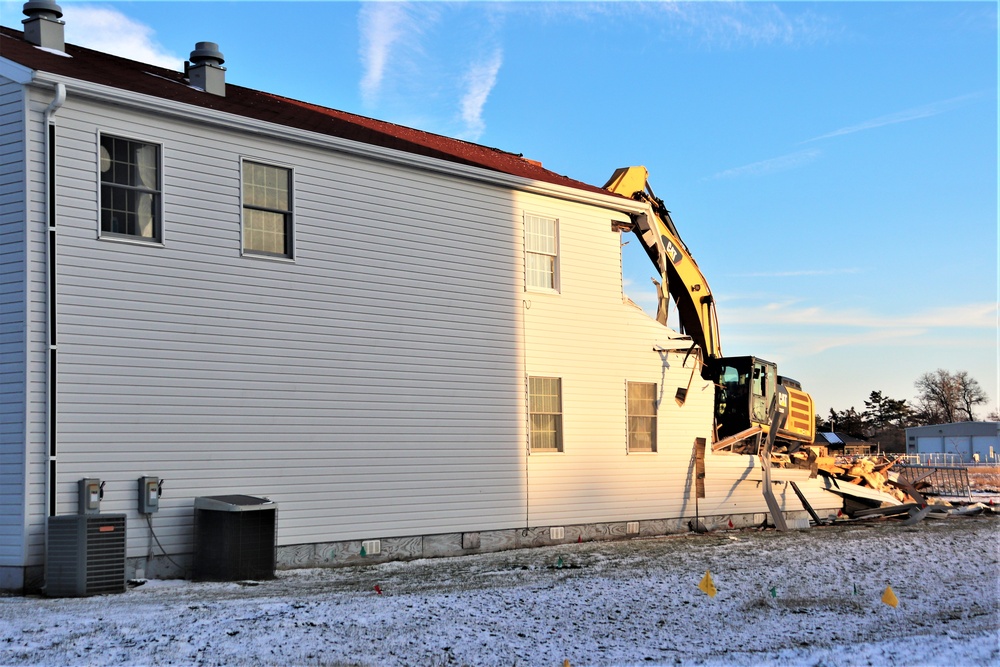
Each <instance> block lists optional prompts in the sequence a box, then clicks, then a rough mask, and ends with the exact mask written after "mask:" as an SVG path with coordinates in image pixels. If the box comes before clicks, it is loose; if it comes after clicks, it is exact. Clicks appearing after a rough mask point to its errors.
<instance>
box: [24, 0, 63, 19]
mask: <svg viewBox="0 0 1000 667" xmlns="http://www.w3.org/2000/svg"><path fill="white" fill-rule="evenodd" d="M21 11H22V12H23V13H24V15H25V16H27V17H30V18H34V17H35V16H39V17H42V18H47V19H59V18H62V15H63V11H62V7H60V6H59V5H57V4H56V3H55V2H53V0H31V1H30V2H26V3H24V7H23V8H22V9H21Z"/></svg>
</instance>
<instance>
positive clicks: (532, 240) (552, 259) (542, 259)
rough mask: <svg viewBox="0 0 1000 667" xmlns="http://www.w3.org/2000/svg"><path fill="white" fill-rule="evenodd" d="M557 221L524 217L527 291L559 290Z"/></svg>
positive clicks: (535, 216)
mask: <svg viewBox="0 0 1000 667" xmlns="http://www.w3.org/2000/svg"><path fill="white" fill-rule="evenodd" d="M558 227H559V225H558V221H556V220H554V219H553V218H542V217H539V216H537V215H525V216H524V264H525V274H526V277H525V283H526V286H527V288H528V289H535V290H552V291H556V290H558V289H559V287H558V285H559V276H558V271H559V262H558V260H559V251H558V245H559V244H558V237H557V231H558Z"/></svg>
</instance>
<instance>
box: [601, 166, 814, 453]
mask: <svg viewBox="0 0 1000 667" xmlns="http://www.w3.org/2000/svg"><path fill="white" fill-rule="evenodd" d="M648 178H649V172H648V171H646V168H645V167H623V168H621V169H617V170H615V173H614V174H613V175H612V176H611V178H610V179H609V180H608V182H607V183H606V184H605V185H604V189H605V190H608V191H609V192H613V193H616V194H619V195H622V196H624V197H629V198H631V199H635V200H636V201H640V202H644V203H646V204H647V205H648V208H647V210H646V211H645V212H644V213H640V214H636V215H633V216H632V222H633V224H634V229H633V231H634V232H635V235H636V237H638V239H639V242H640V243H641V244H642V247H643V249H645V251H646V254H647V255H648V256H649V259H650V260H651V261H652V262H653V264H654V265H655V266H656V267H657V269H658V271H659V273H660V280H661V281H662V285H661V287H662V291H663V293H662V294H661V298H660V305H659V307H658V309H657V318H656V319H657V320H658V321H659V322H660V323H661V324H666V298H665V294H667V293H669V295H670V297H672V298H673V300H674V303H676V304H677V315H678V319H679V320H680V325H681V330H682V332H683V333H686V334H688V335H689V336H691V339H692V340H693V341H694V343H695V344H696V345H697V346H698V347H700V348H701V349H702V351H703V353H704V355H705V365H704V367H703V371H702V375H703V376H704V377H705V378H706V379H709V380H712V382H714V383H715V384H716V423H717V430H716V435H717V436H718V437H726V436H731V435H734V434H736V433H740V432H744V431H745V430H747V429H750V428H752V427H760V428H761V429H762V430H763V431H764V432H767V431H769V430H770V429H771V427H772V426H771V422H770V420H769V419H768V417H767V411H768V408H769V406H770V403H771V402H772V400H777V395H778V394H780V395H781V396H782V397H783V400H785V401H786V402H787V405H785V406H783V408H784V410H783V417H782V420H781V425H780V427H779V429H778V433H777V434H776V435H778V436H780V437H782V438H784V439H786V440H791V441H796V442H799V443H802V442H810V443H811V442H812V440H813V436H814V435H815V419H814V416H813V415H814V408H813V402H812V397H811V396H810V395H809V394H807V393H806V392H804V391H802V389H801V388H800V387H798V384H797V383H795V382H794V381H787V382H784V383H782V389H781V390H780V391H778V390H777V389H776V388H777V383H780V382H781V380H779V378H778V375H777V369H776V367H775V365H774V364H773V363H772V362H768V361H764V360H762V359H757V358H756V357H735V358H732V359H726V358H724V357H723V356H722V344H721V342H720V340H719V323H718V320H717V319H716V314H715V299H714V298H713V297H712V290H711V289H709V287H708V281H707V280H706V279H705V275H704V274H703V273H702V272H701V269H700V268H698V263H697V262H695V261H694V257H692V256H691V251H690V250H688V247H687V246H686V245H685V244H684V242H683V241H682V240H681V237H680V234H679V233H678V232H677V227H676V226H675V225H674V221H673V220H672V219H671V217H670V211H668V210H667V208H666V206H664V204H663V201H662V200H660V199H658V198H657V197H656V196H655V195H654V194H653V191H652V189H651V188H650V187H649V180H648ZM769 377H770V378H771V380H770V381H767V378H769Z"/></svg>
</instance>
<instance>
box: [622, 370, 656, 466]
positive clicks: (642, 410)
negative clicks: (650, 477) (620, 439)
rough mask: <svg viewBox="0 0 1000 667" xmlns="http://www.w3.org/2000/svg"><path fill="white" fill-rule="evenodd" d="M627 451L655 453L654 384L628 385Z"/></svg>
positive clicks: (638, 383)
mask: <svg viewBox="0 0 1000 667" xmlns="http://www.w3.org/2000/svg"><path fill="white" fill-rule="evenodd" d="M628 450H629V451H630V452H655V451H656V383H655V382H629V383H628Z"/></svg>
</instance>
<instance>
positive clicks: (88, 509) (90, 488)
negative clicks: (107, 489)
mask: <svg viewBox="0 0 1000 667" xmlns="http://www.w3.org/2000/svg"><path fill="white" fill-rule="evenodd" d="M101 486H102V484H101V480H100V479H98V478H96V477H84V478H83V479H81V480H80V514H100V513H101V496H103V495H104V492H103V491H102V490H101Z"/></svg>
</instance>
